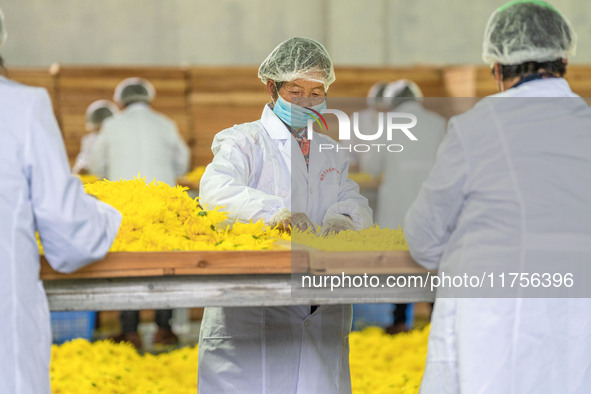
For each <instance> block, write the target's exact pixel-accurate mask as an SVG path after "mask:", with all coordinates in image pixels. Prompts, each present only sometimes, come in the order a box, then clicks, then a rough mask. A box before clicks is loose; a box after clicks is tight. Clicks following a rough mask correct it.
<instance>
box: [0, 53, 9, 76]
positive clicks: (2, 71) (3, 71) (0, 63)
mask: <svg viewBox="0 0 591 394" xmlns="http://www.w3.org/2000/svg"><path fill="white" fill-rule="evenodd" d="M0 74H1V75H8V71H6V67H4V59H3V58H2V56H0Z"/></svg>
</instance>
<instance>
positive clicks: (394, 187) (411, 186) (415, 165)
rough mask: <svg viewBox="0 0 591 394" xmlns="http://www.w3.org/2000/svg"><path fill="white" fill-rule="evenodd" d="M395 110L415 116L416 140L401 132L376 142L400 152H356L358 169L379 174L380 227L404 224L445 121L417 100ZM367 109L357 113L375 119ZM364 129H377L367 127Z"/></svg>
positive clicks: (443, 130) (378, 219) (431, 158)
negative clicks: (393, 146)
mask: <svg viewBox="0 0 591 394" xmlns="http://www.w3.org/2000/svg"><path fill="white" fill-rule="evenodd" d="M394 111H395V112H404V113H410V114H413V115H415V116H416V117H417V124H416V126H414V127H413V128H412V129H411V132H412V134H413V135H414V136H415V137H417V141H411V140H409V139H408V138H407V137H406V136H405V135H404V134H403V133H395V134H393V139H392V141H385V139H383V140H380V141H377V142H376V143H385V144H400V145H402V146H403V147H404V149H403V150H402V152H388V151H387V150H381V151H380V152H366V153H357V155H358V157H359V161H360V169H361V171H363V172H368V173H370V174H373V175H374V176H377V175H380V174H381V175H382V183H381V185H380V188H379V190H378V201H377V209H376V216H375V217H376V222H377V223H378V224H379V225H380V226H381V227H390V228H398V226H404V216H405V215H406V211H407V210H408V209H409V208H410V205H411V204H412V202H413V201H414V199H415V198H416V196H417V194H418V193H419V188H420V187H421V184H422V183H423V181H424V180H425V179H426V178H427V175H429V171H430V170H431V167H433V163H435V154H436V153H437V147H438V146H439V143H440V142H441V139H442V138H443V135H444V133H445V124H446V120H445V118H444V117H442V116H441V115H438V114H436V113H435V112H431V111H428V110H426V109H425V108H423V106H422V105H421V104H420V103H418V102H416V101H406V102H403V103H402V104H400V105H399V106H397V107H396V108H395V109H394ZM372 115H375V111H373V114H372V113H371V112H369V111H367V112H364V115H363V117H361V114H360V122H361V120H363V119H368V120H369V119H374V118H375V116H373V117H372ZM367 130H377V126H375V127H374V128H368V129H367Z"/></svg>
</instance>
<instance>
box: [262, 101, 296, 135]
mask: <svg viewBox="0 0 591 394" xmlns="http://www.w3.org/2000/svg"><path fill="white" fill-rule="evenodd" d="M261 123H262V124H263V127H264V128H265V130H266V131H267V133H268V134H269V136H270V137H271V138H272V139H274V140H289V139H290V137H291V133H290V132H289V130H288V129H287V126H286V125H285V123H283V122H282V121H281V119H279V118H278V117H277V115H275V113H273V110H272V109H271V106H270V105H269V104H267V105H265V108H264V109H263V114H262V115H261Z"/></svg>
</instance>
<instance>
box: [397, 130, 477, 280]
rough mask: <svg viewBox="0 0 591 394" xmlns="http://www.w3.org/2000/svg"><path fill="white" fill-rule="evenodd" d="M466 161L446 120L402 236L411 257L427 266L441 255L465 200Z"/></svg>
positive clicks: (461, 146)
mask: <svg viewBox="0 0 591 394" xmlns="http://www.w3.org/2000/svg"><path fill="white" fill-rule="evenodd" d="M467 178H468V162H467V158H466V153H465V150H464V147H463V145H462V141H461V139H460V136H459V133H458V130H457V125H456V122H455V121H454V119H452V120H451V121H450V123H449V129H448V132H447V134H446V135H445V137H444V139H443V141H442V142H441V145H440V147H439V150H438V152H437V159H436V161H435V166H434V167H433V169H432V170H431V173H430V174H429V176H428V178H427V179H426V180H425V182H424V183H423V185H422V186H421V189H420V191H419V194H418V196H417V198H416V199H415V201H414V202H413V204H412V206H411V207H410V209H409V210H408V212H407V214H406V219H405V228H404V237H405V238H406V242H407V243H408V247H409V249H410V254H411V255H412V257H413V259H415V261H416V262H417V263H419V264H421V265H423V266H424V267H426V268H428V269H435V268H437V267H438V266H439V262H440V260H441V256H442V255H443V252H444V250H445V246H446V244H447V241H448V240H449V237H450V235H451V233H452V232H453V230H454V228H455V226H456V222H457V219H458V216H459V215H460V212H461V210H462V207H463V205H464V201H465V194H466V191H465V186H466V184H467Z"/></svg>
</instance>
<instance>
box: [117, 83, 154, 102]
mask: <svg viewBox="0 0 591 394" xmlns="http://www.w3.org/2000/svg"><path fill="white" fill-rule="evenodd" d="M154 96H156V91H155V90H154V86H153V85H152V84H151V83H150V82H148V81H146V80H145V79H143V78H137V77H133V78H127V79H124V80H123V81H121V82H120V83H119V85H117V88H115V94H114V95H113V100H115V102H116V103H117V104H119V105H122V106H123V105H127V104H129V103H131V102H133V101H146V102H151V101H152V100H154Z"/></svg>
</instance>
